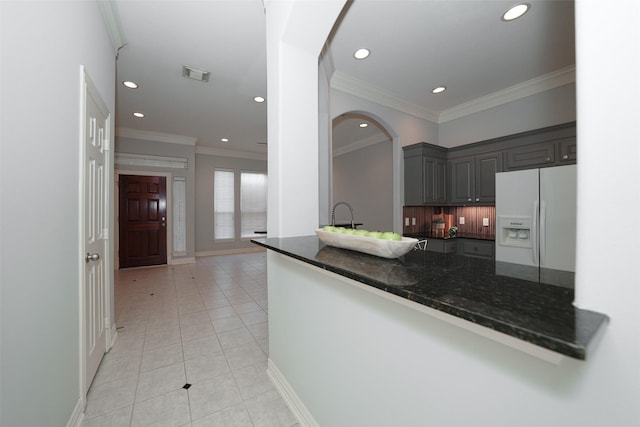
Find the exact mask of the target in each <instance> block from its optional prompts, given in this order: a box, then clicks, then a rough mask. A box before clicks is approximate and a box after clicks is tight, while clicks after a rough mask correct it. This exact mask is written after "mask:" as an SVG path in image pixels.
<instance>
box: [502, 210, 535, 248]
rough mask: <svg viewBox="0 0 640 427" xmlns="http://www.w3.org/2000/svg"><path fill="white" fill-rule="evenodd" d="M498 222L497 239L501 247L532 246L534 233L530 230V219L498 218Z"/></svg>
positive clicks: (516, 217)
mask: <svg viewBox="0 0 640 427" xmlns="http://www.w3.org/2000/svg"><path fill="white" fill-rule="evenodd" d="M499 220H500V221H499V227H500V231H499V233H498V236H497V237H498V239H499V243H500V244H501V245H504V246H515V247H519V248H530V247H531V246H532V240H531V238H532V231H533V232H534V233H535V230H532V229H531V226H532V224H533V221H532V220H531V217H524V216H500V217H499Z"/></svg>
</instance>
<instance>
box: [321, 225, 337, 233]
mask: <svg viewBox="0 0 640 427" xmlns="http://www.w3.org/2000/svg"><path fill="white" fill-rule="evenodd" d="M322 230H323V231H329V232H331V233H333V232H335V231H336V228H335V227H334V226H333V225H325V226H324V227H323V228H322Z"/></svg>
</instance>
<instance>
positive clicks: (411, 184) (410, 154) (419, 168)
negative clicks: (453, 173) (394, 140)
mask: <svg viewBox="0 0 640 427" xmlns="http://www.w3.org/2000/svg"><path fill="white" fill-rule="evenodd" d="M446 156H447V150H446V149H445V148H442V147H438V146H436V145H431V144H427V143H424V142H423V143H419V144H414V145H411V146H409V147H404V204H405V205H406V206H416V205H429V204H443V203H445V202H446V170H447V169H446V168H447V166H446V165H447V162H446Z"/></svg>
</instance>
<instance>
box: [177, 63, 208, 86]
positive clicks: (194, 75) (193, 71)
mask: <svg viewBox="0 0 640 427" xmlns="http://www.w3.org/2000/svg"><path fill="white" fill-rule="evenodd" d="M209 75H211V73H210V72H208V71H204V70H198V69H197V68H193V67H187V66H186V65H184V66H182V76H183V77H186V78H188V79H193V80H198V81H201V82H208V81H209Z"/></svg>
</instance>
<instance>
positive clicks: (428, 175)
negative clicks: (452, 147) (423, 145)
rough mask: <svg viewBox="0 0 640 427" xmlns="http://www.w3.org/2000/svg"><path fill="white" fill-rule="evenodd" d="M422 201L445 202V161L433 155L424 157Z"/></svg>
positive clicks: (429, 202) (428, 202)
mask: <svg viewBox="0 0 640 427" xmlns="http://www.w3.org/2000/svg"><path fill="white" fill-rule="evenodd" d="M423 162H424V163H423V164H424V168H423V171H424V197H423V200H424V203H427V204H431V203H445V202H446V201H447V200H446V176H447V174H446V172H447V162H445V161H444V160H442V159H437V158H433V157H424V158H423Z"/></svg>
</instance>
